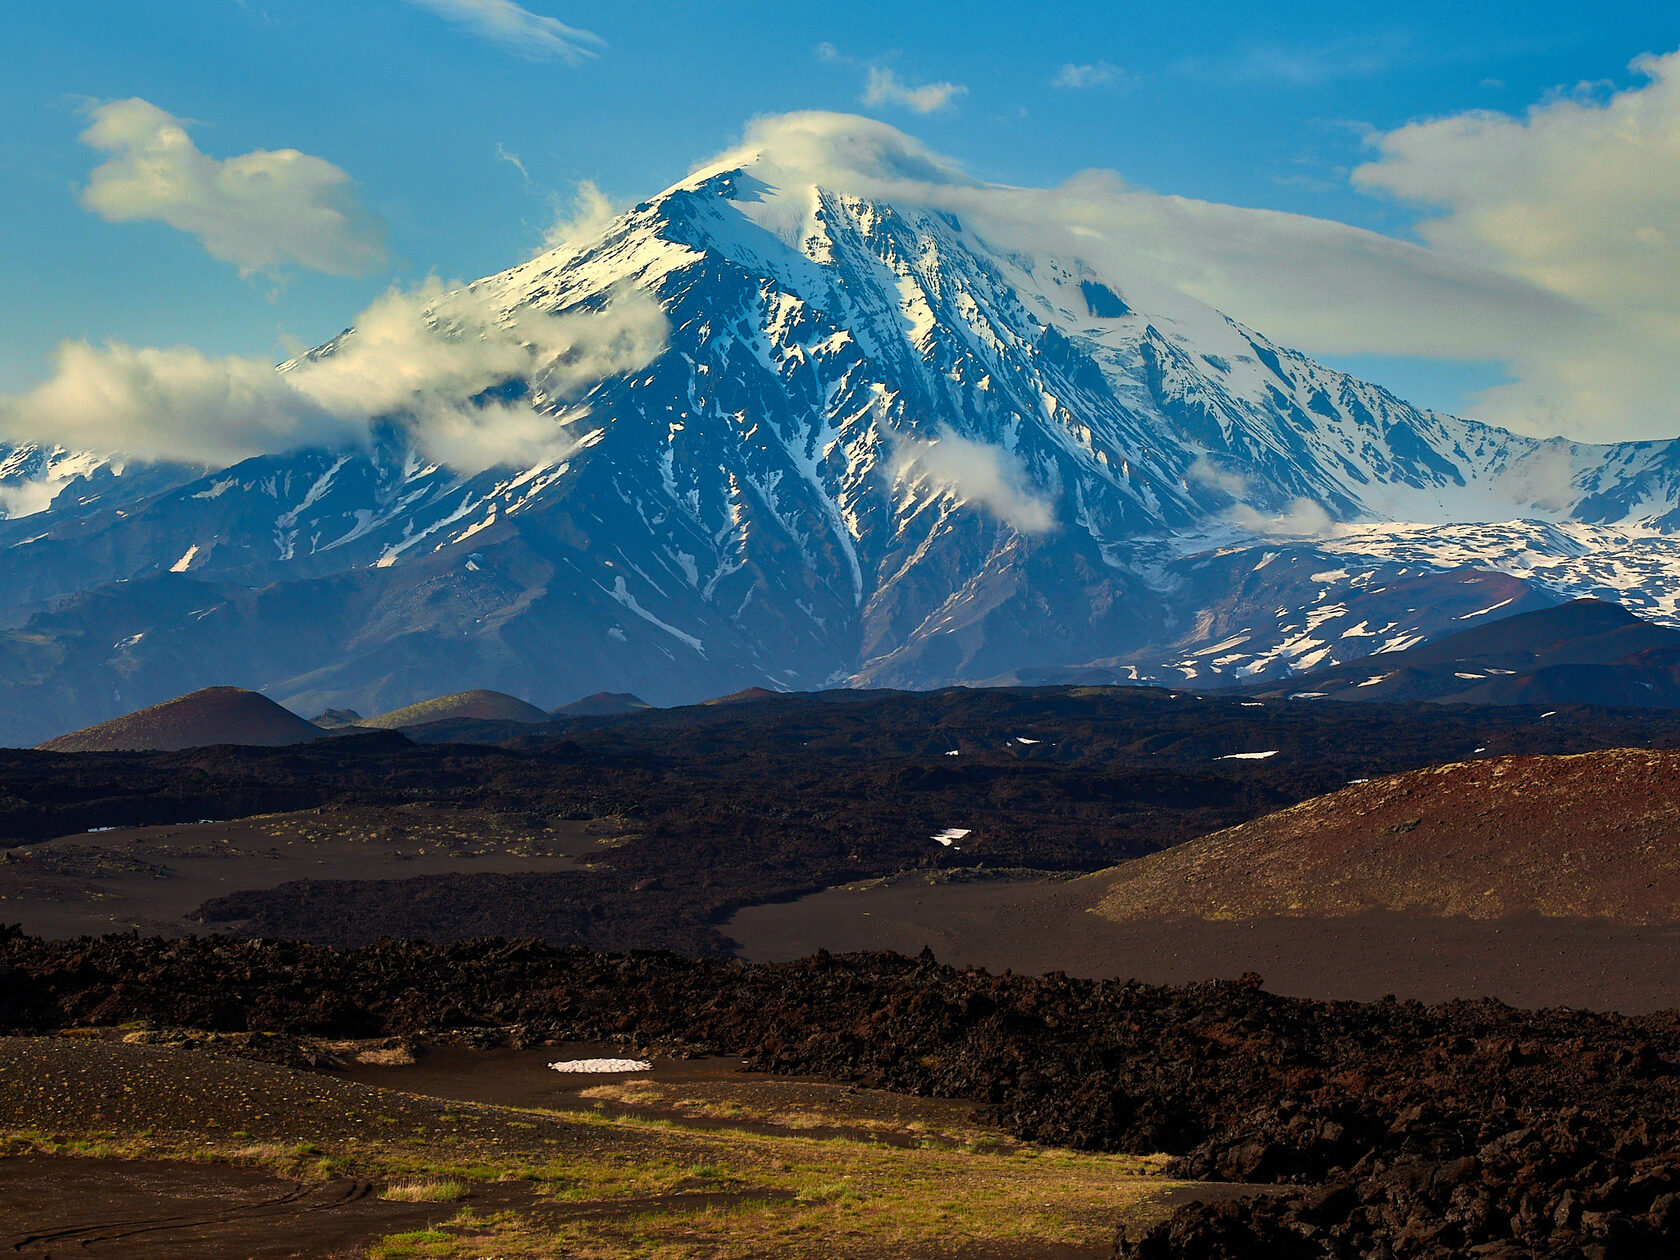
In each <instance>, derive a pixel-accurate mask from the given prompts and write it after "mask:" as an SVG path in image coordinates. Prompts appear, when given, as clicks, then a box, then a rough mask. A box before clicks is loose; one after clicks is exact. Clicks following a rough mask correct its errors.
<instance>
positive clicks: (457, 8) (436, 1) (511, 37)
mask: <svg viewBox="0 0 1680 1260" xmlns="http://www.w3.org/2000/svg"><path fill="white" fill-rule="evenodd" d="M408 2H409V3H410V4H413V5H418V6H419V7H420V8H422V9H428V10H430V11H431V12H433V13H436V14H437V15H438V16H439V17H443V18H447V19H449V20H450V21H451V22H455V23H458V24H459V25H461V26H464V27H466V28H467V29H468V30H469V31H471V32H472V33H473V34H475V35H477V36H479V37H481V38H483V39H487V40H489V41H490V42H491V43H494V44H500V45H501V46H502V47H504V48H506V49H508V50H509V51H511V52H515V53H518V54H519V55H520V56H522V57H529V58H531V59H532V60H534V61H536V60H555V61H564V62H568V63H570V64H572V65H576V64H577V63H578V62H580V61H583V60H584V59H585V58H588V57H593V56H595V55H596V52H595V50H596V48H598V47H600V46H601V45H602V44H603V42H604V41H603V40H602V39H601V37H600V36H599V35H596V34H594V33H593V32H590V31H582V30H578V29H577V28H576V27H573V26H566V25H564V24H562V23H560V22H558V21H556V20H555V19H554V18H551V17H544V16H542V15H541V14H538V13H532V12H531V11H530V10H529V9H525V8H522V7H520V6H519V5H517V4H514V3H513V0H408Z"/></svg>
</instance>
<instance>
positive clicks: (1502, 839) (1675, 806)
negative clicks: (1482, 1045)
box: [724, 750, 1680, 1013]
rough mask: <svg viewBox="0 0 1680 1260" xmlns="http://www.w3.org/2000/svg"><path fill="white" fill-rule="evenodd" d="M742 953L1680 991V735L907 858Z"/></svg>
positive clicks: (1450, 994)
mask: <svg viewBox="0 0 1680 1260" xmlns="http://www.w3.org/2000/svg"><path fill="white" fill-rule="evenodd" d="M724 931H725V933H726V934H727V935H729V936H730V937H732V938H733V939H734V940H735V941H736V942H738V944H739V945H740V952H741V953H742V954H743V955H744V956H745V957H747V958H750V959H754V960H761V961H768V960H774V959H786V958H796V957H802V956H804V955H807V954H810V953H812V952H814V951H815V950H817V949H819V948H826V949H830V950H834V951H842V950H858V949H896V950H899V951H900V952H905V953H914V952H916V951H917V950H920V949H921V948H922V947H923V946H924V945H925V946H929V947H931V948H932V949H933V951H934V953H935V954H937V955H938V956H939V957H940V958H941V959H942V960H943V961H946V962H951V963H957V964H970V963H972V964H976V965H979V966H984V967H988V968H991V969H993V970H999V969H1002V968H1005V967H1011V968H1014V969H1016V970H1018V971H1027V972H1043V971H1051V970H1062V971H1066V972H1069V973H1070V974H1075V975H1085V976H1098V977H1101V976H1116V977H1135V978H1137V979H1140V980H1146V981H1150V982H1154V983H1163V984H1167V983H1186V982H1190V981H1196V980H1204V979H1212V978H1230V977H1233V976H1238V975H1241V974H1242V973H1243V972H1245V971H1255V972H1258V973H1259V974H1261V975H1262V976H1264V977H1265V980H1266V984H1267V987H1268V988H1269V989H1271V990H1272V991H1274V992H1278V993H1286V994H1293V995H1296V996H1301V997H1315V998H1358V999H1373V998H1379V997H1381V996H1383V995H1384V994H1389V993H1392V994H1395V995H1397V996H1401V997H1415V998H1419V999H1421V1000H1423V1001H1426V1002H1438V1001H1447V1000H1450V999H1452V998H1478V997H1487V996H1492V997H1497V998H1500V999H1501V1000H1503V1001H1506V1002H1509V1003H1511V1004H1512V1005H1516V1006H1529V1007H1545V1006H1554V1005H1564V1006H1580V1007H1589V1008H1594V1009H1606V1010H1621V1011H1625V1012H1629V1013H1638V1012H1646V1011H1652V1010H1660V1009H1664V1008H1667V1007H1673V1006H1680V755H1676V754H1674V753H1667V752H1646V751H1631V750H1622V751H1612V752H1601V753H1588V754H1584V755H1582V756H1575V757H1501V758H1493V759H1489V760H1486V761H1476V762H1469V763H1458V764H1453V765H1448V766H1441V767H1437V768H1434V769H1430V770H1420V771H1415V772H1412V773H1409V774H1403V775H1396V776H1393V777H1391V778H1387V779H1381V780H1377V781H1374V782H1372V783H1368V784H1358V785H1354V786H1351V787H1349V788H1347V789H1346V790H1345V791H1341V792H1336V793H1333V794H1331V795H1329V796H1323V797H1318V798H1315V799H1313V800H1310V801H1306V802H1303V803H1302V804H1300V805H1297V806H1295V807H1293V808H1291V809H1287V810H1283V811H1281V812H1280V813H1277V814H1273V815H1270V816H1268V817H1266V818H1261V819H1257V820H1256V821H1254V822H1251V823H1245V824H1243V825H1242V826H1239V827H1233V828H1230V829H1229V830H1226V831H1221V832H1216V833H1214V834H1213V835H1210V836H1206V837H1203V838H1202V839H1199V840H1193V841H1190V842H1189V843H1187V844H1184V845H1180V846H1178V847H1177V848H1174V849H1169V850H1167V851H1165V852H1162V853H1158V854H1154V855H1152V856H1150V857H1146V858H1141V859H1138V860H1137V861H1133V862H1128V863H1125V864H1123V865H1121V866H1117V867H1114V868H1111V869H1110V870H1107V871H1101V872H1098V873H1096V874H1094V875H1089V876H1085V877H1083V878H1081V879H1076V880H1070V881H1061V882H1033V881H1018V880H996V881H990V882H987V881H979V882H974V881H969V882H943V881H942V880H941V879H940V878H938V877H930V876H927V875H908V876H904V877H901V878H898V879H895V880H885V881H873V882H869V883H864V884H858V885H850V886H847V887H844V888H837V889H829V890H828V891H825V892H822V893H817V894H815V895H813V896H809V897H805V898H803V899H801V900H799V901H796V902H792V903H787V904H775V905H762V906H752V907H748V908H746V909H744V910H742V911H740V912H738V913H737V914H736V915H735V916H734V917H733V918H732V919H731V920H730V921H729V923H728V924H726V925H725V927H724Z"/></svg>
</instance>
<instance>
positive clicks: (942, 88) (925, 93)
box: [862, 66, 968, 114]
mask: <svg viewBox="0 0 1680 1260" xmlns="http://www.w3.org/2000/svg"><path fill="white" fill-rule="evenodd" d="M967 91H968V89H967V88H966V87H964V86H963V85H962V84H960V83H946V82H944V81H940V82H938V83H923V84H920V85H919V86H912V85H911V84H908V83H906V82H905V81H904V80H903V79H900V78H899V77H898V75H897V74H895V73H894V72H893V71H892V70H890V69H889V68H887V67H886V66H870V67H869V81H868V82H867V83H865V84H864V88H863V98H862V99H863V103H864V104H865V105H871V106H874V105H901V106H903V107H904V108H905V109H913V110H915V111H916V112H917V113H918V114H933V113H937V112H939V111H940V110H942V109H949V108H951V102H952V101H954V100H956V98H957V97H959V96H962V95H963V94H964V93H966V92H967Z"/></svg>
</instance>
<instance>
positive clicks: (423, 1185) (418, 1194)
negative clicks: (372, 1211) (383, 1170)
mask: <svg viewBox="0 0 1680 1260" xmlns="http://www.w3.org/2000/svg"><path fill="white" fill-rule="evenodd" d="M467 1194H468V1189H467V1183H466V1182H464V1181H454V1180H448V1181H393V1182H392V1183H391V1184H390V1185H388V1186H386V1187H385V1188H384V1189H383V1190H381V1191H380V1192H379V1197H380V1198H381V1199H390V1200H392V1201H394V1202H397V1203H458V1202H460V1201H461V1200H462V1199H464V1198H466V1197H467Z"/></svg>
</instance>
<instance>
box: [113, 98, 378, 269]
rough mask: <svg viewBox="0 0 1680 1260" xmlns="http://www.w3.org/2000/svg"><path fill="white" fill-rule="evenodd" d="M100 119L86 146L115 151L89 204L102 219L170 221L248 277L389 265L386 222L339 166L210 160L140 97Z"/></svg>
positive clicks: (300, 160) (255, 155) (281, 156)
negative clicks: (290, 269) (288, 269)
mask: <svg viewBox="0 0 1680 1260" xmlns="http://www.w3.org/2000/svg"><path fill="white" fill-rule="evenodd" d="M90 116H91V117H92V119H93V123H92V125H91V126H90V127H88V129H87V130H86V131H84V132H83V133H82V136H81V139H82V143H83V144H86V145H88V146H90V147H92V148H95V149H98V150H100V151H101V152H102V153H107V154H109V155H110V156H109V158H108V159H107V160H106V161H105V162H104V163H102V164H101V165H99V166H97V167H95V168H94V170H93V173H92V175H91V176H90V177H89V180H88V185H87V187H86V188H84V189H83V190H82V205H83V206H85V207H86V208H87V209H89V210H91V211H93V212H94V213H95V214H98V215H99V216H100V217H102V218H104V219H106V220H108V221H110V222H113V223H122V222H130V221H133V220H137V219H155V220H157V221H158V222H161V223H167V224H168V225H169V226H170V227H173V228H176V229H178V230H180V231H182V232H187V233H190V234H191V235H193V236H196V237H198V239H199V240H200V241H201V242H202V243H203V245H204V248H205V249H206V250H208V251H209V252H210V254H211V256H212V257H215V258H219V259H221V260H222V261H223V262H230V263H232V264H234V265H235V266H236V267H238V268H239V271H240V274H241V275H250V274H251V273H252V272H256V271H265V270H266V271H275V270H278V269H279V268H280V267H282V266H284V265H285V264H287V263H293V264H296V265H297V266H300V267H306V268H308V269H309V270H311V271H324V272H327V273H328V274H331V275H340V276H355V275H364V274H366V273H367V272H369V271H374V270H377V269H378V268H380V267H382V266H384V264H385V225H384V223H383V222H382V221H381V220H380V218H379V217H378V216H377V215H375V214H374V213H373V212H372V211H370V210H368V209H367V208H366V207H365V206H363V205H362V203H361V201H360V199H359V198H358V197H357V195H356V190H355V185H354V183H353V181H352V180H351V178H350V176H349V175H347V174H346V173H345V172H344V171H342V170H340V169H339V168H338V167H336V166H334V165H333V164H332V163H331V162H328V161H326V160H324V159H322V158H318V157H311V156H310V155H309V154H307V153H299V152H298V151H297V150H296V149H278V150H274V151H272V152H271V151H268V150H265V149H258V150H256V151H255V152H252V153H246V154H242V155H240V156H238V157H231V158H225V159H218V158H213V157H210V156H209V155H208V154H205V153H203V152H201V151H200V150H199V148H198V146H197V145H195V144H194V143H193V141H192V138H191V137H190V136H188V134H187V129H186V127H185V125H184V124H183V123H182V121H181V120H180V119H179V118H176V117H175V116H174V115H173V114H170V113H168V112H167V111H165V110H162V109H159V108H158V107H157V106H156V105H153V104H151V103H150V102H149V101H143V100H141V99H139V98H138V97H136V98H134V99H132V100H126V101H111V102H108V103H106V104H104V105H99V106H96V107H95V108H94V109H92V110H91V111H90Z"/></svg>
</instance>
